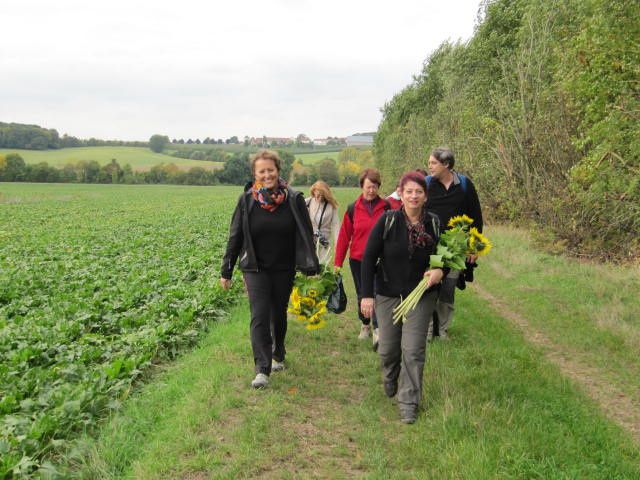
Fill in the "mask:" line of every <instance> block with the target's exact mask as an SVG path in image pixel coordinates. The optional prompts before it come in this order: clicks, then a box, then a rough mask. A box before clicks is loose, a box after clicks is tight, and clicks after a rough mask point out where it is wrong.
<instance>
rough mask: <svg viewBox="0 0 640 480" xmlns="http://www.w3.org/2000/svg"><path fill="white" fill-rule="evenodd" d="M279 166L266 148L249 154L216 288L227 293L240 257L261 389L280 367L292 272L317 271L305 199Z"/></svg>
mask: <svg viewBox="0 0 640 480" xmlns="http://www.w3.org/2000/svg"><path fill="white" fill-rule="evenodd" d="M280 163H281V161H280V157H279V156H278V154H277V153H276V152H273V151H271V150H261V151H259V152H258V153H256V154H255V155H254V156H253V158H252V160H251V171H252V173H253V175H254V182H253V184H252V185H250V186H248V187H247V189H246V191H245V192H244V193H243V194H242V195H240V198H239V199H238V204H237V205H236V209H235V211H234V212H233V218H232V219H231V227H230V228H229V240H228V242H227V251H226V253H225V255H224V258H223V260H222V269H221V273H220V284H221V285H222V287H223V288H225V289H228V288H229V287H230V286H231V277H232V274H233V267H234V265H235V263H236V260H237V259H238V257H240V270H242V273H243V276H244V282H245V285H246V287H247V293H248V295H249V304H250V307H251V347H252V349H253V359H254V363H255V373H256V377H255V378H254V380H253V381H252V382H251V386H252V387H254V388H263V387H266V386H267V385H268V384H269V375H270V374H271V372H272V371H278V370H282V369H283V368H284V357H285V353H286V352H285V346H284V339H285V336H286V334H287V303H288V301H289V296H290V295H291V289H292V287H293V277H294V275H295V270H296V269H298V270H300V271H302V272H304V273H306V274H310V275H314V274H316V273H318V270H319V265H318V258H317V256H316V253H315V248H314V243H313V229H312V227H311V220H310V219H309V213H308V211H307V206H306V204H305V201H304V196H303V195H302V193H300V192H296V191H294V190H292V189H291V188H290V187H289V186H288V185H287V184H286V183H285V181H284V180H282V179H281V178H280Z"/></svg>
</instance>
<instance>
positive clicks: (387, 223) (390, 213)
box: [382, 210, 396, 241]
mask: <svg viewBox="0 0 640 480" xmlns="http://www.w3.org/2000/svg"><path fill="white" fill-rule="evenodd" d="M395 212H396V211H395V210H386V211H385V212H384V214H383V215H384V230H383V232H382V240H383V241H384V240H386V239H387V236H388V235H389V230H391V227H393V224H394V223H395V222H396V216H395Z"/></svg>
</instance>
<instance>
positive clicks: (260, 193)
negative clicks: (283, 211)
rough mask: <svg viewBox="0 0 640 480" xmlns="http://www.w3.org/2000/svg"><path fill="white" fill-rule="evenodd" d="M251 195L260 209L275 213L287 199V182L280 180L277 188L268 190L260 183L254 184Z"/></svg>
mask: <svg viewBox="0 0 640 480" xmlns="http://www.w3.org/2000/svg"><path fill="white" fill-rule="evenodd" d="M251 194H252V195H253V198H254V200H255V201H256V202H258V203H259V204H260V207H262V208H264V209H265V210H269V211H270V212H273V211H275V209H276V208H278V206H279V205H280V204H281V203H282V202H284V201H285V200H286V199H287V182H285V181H284V180H283V179H281V178H279V179H278V185H277V186H276V187H275V188H266V187H265V186H264V185H262V184H261V183H260V182H254V184H253V185H252V186H251Z"/></svg>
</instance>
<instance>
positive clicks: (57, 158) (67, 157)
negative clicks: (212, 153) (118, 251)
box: [0, 147, 222, 171]
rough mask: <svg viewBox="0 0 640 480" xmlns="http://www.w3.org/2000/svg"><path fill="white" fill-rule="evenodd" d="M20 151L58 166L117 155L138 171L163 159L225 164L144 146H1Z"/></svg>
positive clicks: (32, 159) (106, 160)
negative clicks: (21, 148)
mask: <svg viewBox="0 0 640 480" xmlns="http://www.w3.org/2000/svg"><path fill="white" fill-rule="evenodd" d="M7 153H18V154H19V155H20V156H21V157H22V158H23V159H24V161H25V162H26V163H40V162H47V163H48V164H49V165H52V166H55V167H62V166H64V165H65V164H67V163H73V162H78V161H81V160H85V161H89V160H95V161H97V162H98V163H99V164H100V165H105V164H107V163H109V162H111V159H113V158H115V159H116V160H117V162H118V163H119V164H120V165H121V166H124V165H126V164H127V163H128V164H129V165H131V168H133V169H134V170H138V171H144V170H149V169H150V168H151V167H153V166H154V165H158V164H160V163H175V164H176V165H177V166H178V167H180V168H182V169H185V170H186V169H189V168H191V167H204V168H207V169H216V168H221V166H222V164H221V163H220V162H208V161H204V160H188V159H183V158H175V157H170V156H168V155H162V154H160V153H154V152H152V151H151V150H149V149H147V148H141V147H79V148H61V149H59V150H44V151H43V150H20V149H0V155H1V154H7Z"/></svg>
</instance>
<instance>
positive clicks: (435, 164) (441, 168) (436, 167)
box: [428, 155, 449, 179]
mask: <svg viewBox="0 0 640 480" xmlns="http://www.w3.org/2000/svg"><path fill="white" fill-rule="evenodd" d="M428 167H429V173H430V174H431V176H432V177H433V178H436V179H440V178H442V175H443V174H445V173H446V172H448V171H449V169H448V168H447V166H446V165H445V164H444V163H440V161H439V160H438V159H437V158H436V157H434V156H433V155H432V156H430V157H429V165H428Z"/></svg>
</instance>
